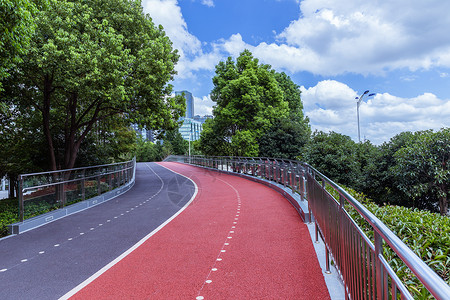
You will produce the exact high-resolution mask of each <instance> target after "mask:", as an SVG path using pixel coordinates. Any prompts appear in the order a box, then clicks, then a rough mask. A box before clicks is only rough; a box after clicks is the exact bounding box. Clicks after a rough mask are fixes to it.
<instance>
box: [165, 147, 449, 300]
mask: <svg viewBox="0 0 450 300" xmlns="http://www.w3.org/2000/svg"><path fill="white" fill-rule="evenodd" d="M166 160H169V161H179V162H184V163H189V164H192V165H197V166H201V167H207V168H213V169H217V170H221V171H226V172H232V173H239V174H244V175H247V176H252V177H258V178H261V179H263V180H268V181H274V182H277V183H278V184H281V185H284V186H289V187H290V188H292V191H293V192H296V193H299V194H300V195H301V197H302V199H304V198H306V200H307V202H308V209H309V210H310V213H311V214H312V219H313V220H314V222H315V225H316V239H317V238H318V235H319V234H320V236H321V237H322V239H323V241H324V243H325V246H326V247H325V248H326V270H327V271H329V270H330V258H332V259H333V261H334V264H335V267H336V269H337V270H338V272H339V274H340V276H341V278H342V280H343V283H344V286H345V291H346V295H347V297H348V298H350V299H413V296H412V295H411V293H410V292H409V291H408V289H407V288H406V286H405V285H404V283H403V282H401V280H400V279H399V278H398V276H397V275H396V273H395V272H394V270H393V269H392V268H391V266H390V265H389V263H388V262H387V260H386V257H385V256H384V255H383V245H384V247H389V248H390V249H391V250H392V251H393V252H395V254H396V255H397V256H398V257H399V258H400V259H401V260H402V261H403V262H404V264H405V265H406V266H407V267H408V268H409V270H410V271H411V272H412V274H414V276H416V278H417V279H418V280H419V281H420V282H422V284H423V285H424V287H425V288H426V289H427V290H428V291H429V292H430V293H431V294H432V295H433V296H434V297H435V298H436V299H442V300H444V299H450V286H449V285H447V284H446V283H445V281H444V280H442V278H440V277H439V276H438V275H437V274H436V273H435V272H434V271H433V270H432V269H431V268H430V267H429V266H428V265H427V264H425V263H424V262H423V261H422V260H421V259H420V258H419V257H418V256H417V255H416V254H415V253H414V252H413V251H412V250H411V249H410V248H409V247H408V246H407V245H405V244H404V243H403V242H402V241H401V240H400V239H399V238H398V237H397V236H396V235H395V234H394V233H393V232H392V231H391V230H390V229H389V228H388V227H387V226H386V225H385V224H383V223H382V222H381V221H380V220H379V219H378V218H377V217H375V215H373V214H372V213H371V212H370V211H369V210H368V209H367V208H365V207H364V206H363V205H362V204H361V203H359V202H358V201H357V200H356V199H355V198H354V197H352V196H351V195H350V194H349V193H348V192H346V191H345V190H344V189H342V188H341V187H340V186H338V185H337V184H336V183H334V182H333V181H332V180H330V179H329V178H327V177H326V176H324V175H323V174H322V173H320V172H319V171H317V170H316V169H314V168H313V167H311V166H310V165H308V164H306V163H302V162H299V161H294V160H285V159H274V158H261V157H204V156H191V157H186V156H172V157H169V158H168V159H166ZM327 186H329V187H330V188H331V189H332V190H334V192H335V193H336V194H337V195H339V199H335V198H334V197H333V196H332V195H331V194H330V193H329V192H328V191H327V189H326V187H327ZM348 205H350V206H351V207H352V208H353V209H355V210H356V211H357V212H358V213H359V216H360V217H361V218H363V219H364V220H365V221H366V222H367V223H368V224H370V226H371V227H372V228H373V233H374V238H373V242H372V240H371V239H369V238H368V237H367V235H366V234H365V233H364V232H363V231H362V230H361V228H360V227H359V226H358V225H357V223H356V222H355V220H353V219H352V218H351V217H350V215H349V212H348V210H347V208H346V206H348Z"/></svg>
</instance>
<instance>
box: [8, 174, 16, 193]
mask: <svg viewBox="0 0 450 300" xmlns="http://www.w3.org/2000/svg"><path fill="white" fill-rule="evenodd" d="M8 180H9V185H8V198H14V197H15V193H14V192H15V191H16V185H17V180H16V179H15V178H12V177H9V178H8Z"/></svg>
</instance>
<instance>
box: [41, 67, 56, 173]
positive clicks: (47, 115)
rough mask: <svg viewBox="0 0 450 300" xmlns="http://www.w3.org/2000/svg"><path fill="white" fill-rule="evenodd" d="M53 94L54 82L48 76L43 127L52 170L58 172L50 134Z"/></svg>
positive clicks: (45, 79) (45, 86)
mask: <svg viewBox="0 0 450 300" xmlns="http://www.w3.org/2000/svg"><path fill="white" fill-rule="evenodd" d="M51 93H52V82H51V80H50V78H49V76H48V75H45V78H44V105H43V106H42V125H43V129H44V135H45V139H46V140H47V145H48V151H49V154H50V170H52V171H56V170H57V167H56V156H55V149H54V146H53V139H52V135H51V132H50V96H51Z"/></svg>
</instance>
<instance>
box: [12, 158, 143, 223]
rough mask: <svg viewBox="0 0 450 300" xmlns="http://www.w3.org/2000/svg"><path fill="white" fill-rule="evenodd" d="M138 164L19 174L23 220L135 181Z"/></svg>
mask: <svg viewBox="0 0 450 300" xmlns="http://www.w3.org/2000/svg"><path fill="white" fill-rule="evenodd" d="M135 166H136V161H135V159H133V160H131V161H127V162H122V163H115V164H107V165H99V166H91V167H85V168H75V169H67V170H58V171H52V172H42V173H32V174H23V175H20V176H19V178H18V185H19V188H18V196H19V197H18V198H19V218H20V221H21V222H23V221H24V220H25V219H29V218H32V217H35V216H38V215H40V214H43V213H45V212H48V211H52V210H55V209H60V208H64V207H66V206H68V205H71V204H75V203H77V202H81V201H84V200H87V199H90V198H92V197H95V196H99V195H101V194H103V193H106V192H109V191H112V190H113V189H116V188H118V187H121V186H124V185H127V184H129V183H130V182H132V181H134V174H135Z"/></svg>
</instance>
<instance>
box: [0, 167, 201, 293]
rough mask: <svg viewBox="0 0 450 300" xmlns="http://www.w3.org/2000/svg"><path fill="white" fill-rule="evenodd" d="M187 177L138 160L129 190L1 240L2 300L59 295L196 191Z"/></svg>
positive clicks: (128, 246) (147, 230) (130, 242)
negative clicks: (132, 184) (72, 213)
mask: <svg viewBox="0 0 450 300" xmlns="http://www.w3.org/2000/svg"><path fill="white" fill-rule="evenodd" d="M194 190H195V187H194V184H193V183H192V182H191V181H190V180H188V179H186V178H185V177H183V176H181V175H178V174H175V173H173V172H172V171H169V170H167V169H165V168H164V167H162V166H160V165H157V164H154V163H139V164H138V165H137V171H136V184H135V185H134V187H133V188H132V189H131V190H130V191H128V192H127V193H125V194H123V195H120V196H118V197H117V198H114V199H112V200H110V201H108V202H105V203H102V204H100V205H97V206H95V207H92V208H90V209H87V210H84V211H82V212H79V213H77V214H74V215H71V216H67V217H65V218H63V219H60V220H57V221H55V222H52V223H49V224H47V225H45V226H42V227H39V228H36V229H33V230H30V231H28V232H25V233H22V234H20V235H17V236H13V237H11V238H7V239H4V240H1V241H0V298H1V299H58V298H59V297H61V296H63V295H64V294H66V293H67V292H68V291H70V290H71V289H73V288H74V287H75V286H77V285H78V284H80V283H82V282H83V281H84V280H86V279H87V278H89V277H90V276H91V275H93V274H94V273H95V272H97V271H98V270H99V269H101V268H103V267H104V266H105V265H107V264H108V263H110V262H111V261H113V260H114V259H115V258H116V257H118V256H120V255H121V254H122V253H123V252H125V251H126V250H128V249H129V248H130V247H132V246H133V245H134V244H136V243H137V242H138V241H140V240H141V239H142V238H143V237H145V236H146V235H148V234H149V233H150V232H152V231H153V230H154V229H156V228H157V227H158V226H160V225H161V224H162V223H164V222H165V221H166V220H167V219H169V218H170V217H171V216H172V215H174V214H175V213H176V212H177V211H179V210H180V209H181V208H182V207H183V206H184V205H185V204H186V203H187V202H188V201H189V200H190V199H191V197H192V195H193V194H194Z"/></svg>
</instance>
